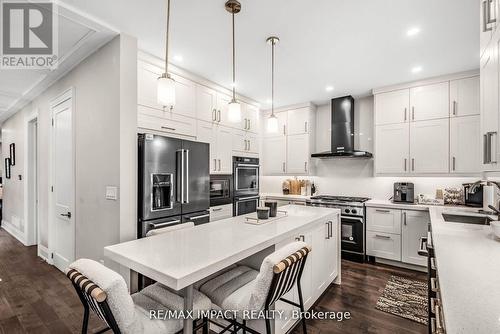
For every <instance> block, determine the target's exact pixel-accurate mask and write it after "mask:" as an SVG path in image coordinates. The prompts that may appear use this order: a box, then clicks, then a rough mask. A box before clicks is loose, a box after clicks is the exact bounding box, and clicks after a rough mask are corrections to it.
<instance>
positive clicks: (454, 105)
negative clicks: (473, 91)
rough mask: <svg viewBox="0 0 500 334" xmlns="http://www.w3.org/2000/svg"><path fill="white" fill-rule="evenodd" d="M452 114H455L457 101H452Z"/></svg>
mask: <svg viewBox="0 0 500 334" xmlns="http://www.w3.org/2000/svg"><path fill="white" fill-rule="evenodd" d="M452 110H453V116H456V115H457V101H453V108H452Z"/></svg>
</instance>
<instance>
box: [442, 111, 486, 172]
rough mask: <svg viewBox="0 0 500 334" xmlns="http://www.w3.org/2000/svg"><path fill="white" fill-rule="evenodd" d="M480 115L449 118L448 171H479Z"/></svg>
mask: <svg viewBox="0 0 500 334" xmlns="http://www.w3.org/2000/svg"><path fill="white" fill-rule="evenodd" d="M480 131H481V130H480V116H479V115H475V116H464V117H453V118H451V119H450V162H449V163H450V172H451V173H479V172H480V171H481V151H480V149H479V148H480V145H481V134H480Z"/></svg>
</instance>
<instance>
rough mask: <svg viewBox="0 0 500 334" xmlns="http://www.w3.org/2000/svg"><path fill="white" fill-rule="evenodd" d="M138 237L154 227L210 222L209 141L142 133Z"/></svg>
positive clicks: (140, 135) (141, 236)
mask: <svg viewBox="0 0 500 334" xmlns="http://www.w3.org/2000/svg"><path fill="white" fill-rule="evenodd" d="M138 144H139V152H138V153H139V180H138V181H139V187H138V190H139V196H138V199H139V203H138V237H139V238H143V237H145V236H146V234H147V232H148V231H150V230H153V229H158V228H162V227H167V226H171V225H176V224H182V223H186V222H189V221H192V222H194V223H195V224H196V225H198V224H203V223H208V221H209V217H210V215H209V211H208V209H209V207H210V190H209V182H210V176H209V159H210V158H209V144H206V143H198V142H193V141H188V140H182V139H177V138H169V137H163V136H158V135H153V134H139V136H138Z"/></svg>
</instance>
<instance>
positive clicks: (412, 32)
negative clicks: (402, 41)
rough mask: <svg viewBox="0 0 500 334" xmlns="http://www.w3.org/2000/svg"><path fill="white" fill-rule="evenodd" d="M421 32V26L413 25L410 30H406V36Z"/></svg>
mask: <svg viewBox="0 0 500 334" xmlns="http://www.w3.org/2000/svg"><path fill="white" fill-rule="evenodd" d="M419 33H420V28H419V27H413V28H410V29H408V31H407V32H406V36H408V37H412V36H416V35H418V34H419Z"/></svg>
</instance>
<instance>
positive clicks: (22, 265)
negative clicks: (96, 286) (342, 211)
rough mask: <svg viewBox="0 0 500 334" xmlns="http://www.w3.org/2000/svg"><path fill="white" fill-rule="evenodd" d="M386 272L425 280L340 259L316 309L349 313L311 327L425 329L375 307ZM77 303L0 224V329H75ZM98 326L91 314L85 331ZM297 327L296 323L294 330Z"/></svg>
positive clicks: (56, 275) (9, 332)
mask: <svg viewBox="0 0 500 334" xmlns="http://www.w3.org/2000/svg"><path fill="white" fill-rule="evenodd" d="M391 275H401V276H405V277H411V278H417V279H421V280H425V274H423V273H416V272H413V271H408V270H400V269H395V268H393V267H388V266H379V265H377V266H375V265H369V264H357V263H353V262H349V261H342V285H341V286H331V287H330V288H329V290H328V291H327V292H326V293H325V294H324V295H323V297H322V298H321V299H320V300H319V301H318V304H317V306H316V308H315V309H316V310H320V311H349V312H351V316H352V319H350V320H344V321H343V322H336V321H332V320H328V321H327V320H322V321H318V320H313V321H309V322H308V332H309V333H311V334H314V333H426V329H427V327H426V326H424V325H421V324H418V323H416V322H413V321H410V320H406V319H403V318H400V317H397V316H394V315H391V314H388V313H385V312H382V311H378V310H376V309H375V305H376V303H377V299H378V298H379V296H380V294H381V292H382V290H383V289H384V287H385V284H386V282H387V280H388V279H389V277H390V276H391ZM82 316H83V308H82V305H81V303H80V301H79V299H78V297H77V295H76V293H75V291H74V290H73V287H72V286H71V284H70V282H69V280H68V279H67V278H66V277H65V276H64V274H63V273H61V272H59V271H58V270H57V269H55V268H54V267H52V266H50V265H48V264H47V263H45V262H44V261H42V260H41V259H40V258H38V257H37V255H36V247H24V246H23V245H22V244H21V243H20V242H18V241H17V240H16V239H14V238H13V237H11V236H10V235H9V234H8V233H7V232H5V231H4V230H3V229H1V228H0V333H1V334H14V333H37V334H38V333H52V334H59V333H80V332H81V319H82ZM101 328H103V324H102V323H101V322H100V321H99V320H98V319H96V318H95V317H92V318H91V322H90V326H89V329H90V330H89V333H92V332H95V331H97V330H99V329H101ZM293 333H294V334H295V333H297V334H298V333H302V331H301V330H300V328H297V329H296V330H295V331H294V332H293Z"/></svg>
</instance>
